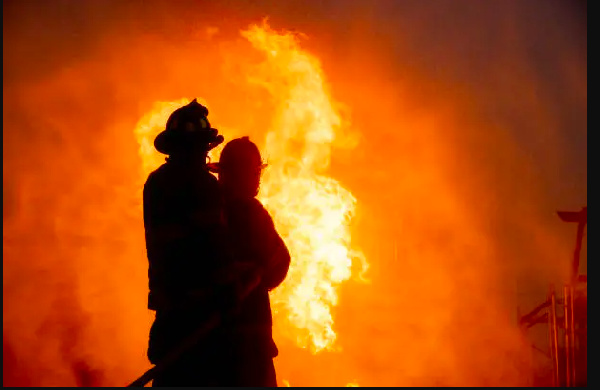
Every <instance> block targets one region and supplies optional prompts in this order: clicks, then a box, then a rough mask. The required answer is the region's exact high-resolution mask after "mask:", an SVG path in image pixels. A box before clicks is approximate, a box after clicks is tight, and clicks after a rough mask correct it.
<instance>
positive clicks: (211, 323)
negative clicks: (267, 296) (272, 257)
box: [127, 274, 261, 387]
mask: <svg viewBox="0 0 600 390" xmlns="http://www.w3.org/2000/svg"><path fill="white" fill-rule="evenodd" d="M260 279H261V278H260V275H259V274H257V275H256V276H255V277H254V278H252V279H251V280H250V281H249V282H248V284H247V285H245V286H243V289H242V290H241V291H240V292H239V293H238V295H237V302H238V304H239V303H241V302H243V301H244V300H245V299H246V297H248V295H250V293H251V292H252V291H254V289H255V288H256V287H257V286H258V285H259V284H260ZM227 314H228V313H223V312H217V313H214V314H213V315H211V316H210V317H209V319H208V320H207V321H205V322H203V323H202V326H200V327H199V328H197V329H196V330H195V331H194V332H193V333H192V334H191V335H189V336H188V337H186V338H185V339H184V340H183V341H182V342H181V343H180V344H179V345H177V346H176V347H175V348H174V349H172V350H171V351H170V352H169V353H168V354H167V355H166V356H165V357H164V358H163V359H162V360H160V361H159V362H158V363H156V364H155V365H154V367H152V368H150V369H149V370H148V371H146V372H145V373H144V374H142V375H141V376H140V377H138V378H137V379H136V380H134V381H133V382H131V383H130V384H129V385H127V387H144V386H145V385H147V384H148V383H149V382H150V381H151V380H153V379H154V378H155V377H156V375H157V374H159V373H161V372H162V371H164V370H165V369H166V368H168V367H170V366H171V365H172V364H173V363H175V362H176V361H177V360H178V359H179V358H180V357H181V356H182V355H183V354H184V353H186V352H187V351H188V350H189V349H191V348H192V347H194V346H195V345H197V344H198V343H199V342H200V341H201V340H202V339H203V338H204V337H205V336H206V335H207V334H208V333H210V332H211V331H212V330H213V329H215V328H216V327H217V326H219V324H221V322H222V321H223V318H224V317H226V315H227Z"/></svg>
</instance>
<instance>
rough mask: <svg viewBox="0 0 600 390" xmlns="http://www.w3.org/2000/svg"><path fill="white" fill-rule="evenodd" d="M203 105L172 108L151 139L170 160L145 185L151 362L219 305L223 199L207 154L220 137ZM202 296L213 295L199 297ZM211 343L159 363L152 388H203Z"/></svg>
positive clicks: (194, 327) (199, 323) (208, 369)
mask: <svg viewBox="0 0 600 390" xmlns="http://www.w3.org/2000/svg"><path fill="white" fill-rule="evenodd" d="M207 115H208V110H207V109H206V107H204V106H202V105H201V104H199V103H197V102H196V100H195V99H194V100H193V101H192V102H191V103H190V104H188V105H186V106H184V107H181V108H179V109H177V110H175V111H174V112H173V113H172V114H171V116H170V117H169V119H168V121H167V124H166V129H165V131H163V132H162V133H160V134H159V135H158V136H157V137H156V139H155V141H154V146H155V147H156V149H157V150H158V151H159V152H161V153H164V154H167V155H168V156H169V157H168V158H167V160H166V163H165V164H163V165H162V166H160V167H159V168H158V169H157V170H155V171H154V172H152V173H151V174H150V175H149V176H148V179H147V181H146V184H145V185H144V193H143V202H144V227H145V232H146V250H147V255H148V261H149V270H148V277H149V288H150V292H149V296H148V308H149V309H151V310H154V311H155V312H156V318H155V321H154V323H153V324H152V328H151V330H150V340H149V346H148V358H149V360H150V362H152V363H154V364H157V363H159V362H160V361H161V360H163V359H164V358H165V357H166V356H167V355H168V353H169V352H170V351H171V350H173V349H175V348H177V347H178V346H179V345H180V344H181V343H182V342H184V341H185V339H186V337H188V336H189V335H190V334H192V333H193V332H194V330H195V329H196V328H198V327H201V326H202V325H203V323H205V322H206V321H207V317H208V316H209V314H210V312H211V311H215V310H219V309H221V308H222V306H223V302H222V300H219V299H216V297H219V296H220V295H219V294H216V293H215V290H216V289H217V288H218V286H216V283H215V275H216V273H217V272H219V268H220V267H223V266H225V265H226V255H225V251H224V250H223V247H224V241H223V238H224V233H223V231H224V227H225V225H224V218H223V202H222V196H221V192H220V189H219V184H218V182H217V179H216V178H215V177H214V176H213V175H212V174H211V173H210V172H209V171H208V169H207V166H206V160H207V155H208V151H209V150H210V149H212V148H213V147H214V146H216V145H218V144H219V143H221V142H222V141H223V136H221V135H218V131H217V130H216V129H213V128H211V127H210V124H209V122H208V120H207ZM203 296H205V297H206V296H208V297H215V299H202V297H203ZM213 340H214V342H215V343H216V344H215V345H205V346H202V348H200V347H193V348H189V350H188V351H187V352H186V353H185V354H183V356H180V357H179V358H178V359H177V362H176V363H175V364H172V365H170V366H169V367H165V368H164V369H163V370H162V372H161V373H160V374H157V375H156V377H155V378H154V383H153V385H155V386H163V385H171V386H176V385H190V386H192V385H203V384H204V383H203V381H208V382H209V384H210V382H211V379H210V378H209V377H208V374H210V370H211V367H210V365H209V364H206V360H207V359H206V356H205V355H206V354H210V353H211V352H213V350H214V349H217V347H218V346H219V345H218V337H217V336H216V335H215V337H213Z"/></svg>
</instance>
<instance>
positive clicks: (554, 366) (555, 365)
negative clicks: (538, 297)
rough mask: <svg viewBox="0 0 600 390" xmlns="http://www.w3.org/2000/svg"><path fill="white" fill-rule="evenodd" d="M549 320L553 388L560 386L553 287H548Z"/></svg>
mask: <svg viewBox="0 0 600 390" xmlns="http://www.w3.org/2000/svg"><path fill="white" fill-rule="evenodd" d="M550 317H551V318H550V320H551V323H552V326H551V329H552V336H551V337H552V343H551V346H552V357H553V359H552V374H553V375H552V377H553V382H554V385H555V386H559V385H560V376H559V368H558V331H557V329H556V292H555V290H554V285H553V284H552V285H550Z"/></svg>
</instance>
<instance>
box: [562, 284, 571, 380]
mask: <svg viewBox="0 0 600 390" xmlns="http://www.w3.org/2000/svg"><path fill="white" fill-rule="evenodd" d="M568 295H569V288H568V287H567V286H565V287H564V288H563V309H564V317H565V318H564V319H565V386H566V387H571V340H570V338H571V329H570V328H571V327H570V326H569V296H568Z"/></svg>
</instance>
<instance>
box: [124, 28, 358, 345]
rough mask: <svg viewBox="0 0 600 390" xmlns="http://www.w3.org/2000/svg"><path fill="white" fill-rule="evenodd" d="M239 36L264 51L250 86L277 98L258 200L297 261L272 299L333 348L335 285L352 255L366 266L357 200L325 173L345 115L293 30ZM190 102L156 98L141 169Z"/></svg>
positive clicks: (306, 341)
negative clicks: (353, 231) (172, 118)
mask: <svg viewBox="0 0 600 390" xmlns="http://www.w3.org/2000/svg"><path fill="white" fill-rule="evenodd" d="M242 35H243V36H244V37H245V38H246V39H248V40H249V41H250V43H251V44H252V45H253V46H254V48H256V49H258V50H259V51H262V52H264V53H265V54H266V55H267V58H266V60H265V61H264V62H263V63H261V64H260V66H259V68H258V69H256V70H255V72H252V76H249V77H248V79H247V81H248V82H249V87H256V86H260V87H263V88H266V89H267V90H268V91H269V92H270V93H271V94H272V96H273V97H274V98H276V99H277V109H276V110H275V111H274V112H273V118H272V127H271V130H270V131H269V132H268V133H267V135H266V145H265V148H264V150H263V151H262V152H263V155H264V156H267V159H268V162H269V164H270V166H269V168H268V169H267V170H266V171H265V174H264V176H263V183H262V186H261V193H260V195H259V199H260V200H261V201H262V203H263V204H264V205H265V207H266V208H267V209H268V210H269V212H270V213H271V215H272V216H273V219H274V222H275V225H276V227H277V230H278V231H279V233H280V234H281V235H282V237H283V239H284V241H285V242H286V244H287V246H288V248H289V250H290V253H291V256H292V264H291V266H290V271H289V273H288V277H287V279H286V281H285V282H284V283H283V284H282V286H280V287H279V288H278V289H276V290H275V291H274V292H273V294H272V298H273V303H274V306H275V311H277V309H283V310H284V311H285V312H286V314H287V320H286V324H284V328H285V330H286V332H285V333H286V334H287V335H288V336H289V337H291V338H292V339H293V340H294V341H295V342H296V344H297V345H298V346H301V347H303V348H309V349H310V350H311V351H312V352H313V353H316V352H319V351H321V350H324V349H331V347H332V346H333V345H334V341H335V339H336V334H335V331H334V329H333V323H334V320H333V316H332V313H331V309H332V307H333V306H335V305H336V304H337V303H338V296H337V291H336V289H337V287H338V286H339V285H340V283H342V282H344V281H346V280H348V279H349V278H350V277H351V274H352V272H351V266H352V262H353V261H354V260H358V261H360V262H361V264H362V267H363V272H364V271H365V270H366V267H367V263H366V261H365V259H364V257H363V255H362V253H361V252H359V251H355V250H353V249H352V248H351V245H350V238H351V237H350V228H349V223H350V220H351V218H352V215H353V212H354V208H355V205H356V199H355V198H354V197H353V195H352V194H351V193H350V191H348V190H347V189H345V188H344V187H342V185H340V183H339V182H337V181H336V180H335V179H333V178H331V177H328V176H327V175H326V169H327V168H328V166H329V161H330V154H331V147H332V144H333V142H334V141H335V140H336V135H338V133H339V132H340V130H341V125H342V123H343V122H342V119H341V118H340V115H339V113H338V112H337V111H336V109H335V104H334V102H333V100H332V99H331V97H330V96H329V94H328V91H327V88H326V83H325V81H324V77H323V73H322V71H321V66H320V64H319V62H318V60H317V59H316V58H315V57H313V56H311V55H310V54H308V53H306V52H304V51H302V50H301V49H300V48H299V46H298V43H297V40H296V37H295V36H293V35H291V34H288V33H281V34H279V33H277V32H274V31H273V30H271V29H270V28H269V26H268V25H267V24H266V22H265V23H264V24H263V25H262V26H256V25H254V26H251V27H250V28H249V29H248V30H246V31H243V32H242ZM187 102H188V100H187V99H182V100H179V101H177V102H160V103H156V104H155V106H154V108H153V110H152V111H151V112H150V113H148V114H146V115H145V116H144V117H143V118H142V119H141V120H140V121H139V122H138V124H137V126H136V129H135V135H136V137H137V140H138V142H139V144H140V150H139V152H140V156H141V158H142V167H143V174H144V175H147V174H148V173H149V172H151V171H152V170H153V169H155V168H157V167H158V165H160V163H162V161H163V159H164V158H163V156H161V155H159V154H158V153H157V152H156V151H155V150H154V147H153V144H152V142H153V139H154V137H155V136H156V135H157V134H158V133H159V132H160V131H161V130H162V129H163V128H164V124H165V122H166V120H167V118H168V115H169V114H170V113H171V112H172V111H173V110H174V109H176V108H177V107H180V106H182V105H184V104H186V103H187ZM204 104H206V103H205V102H204ZM207 105H208V104H207ZM225 136H226V137H227V134H225ZM217 152H218V150H215V151H213V154H216V153H217ZM211 158H212V159H214V155H211Z"/></svg>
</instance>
